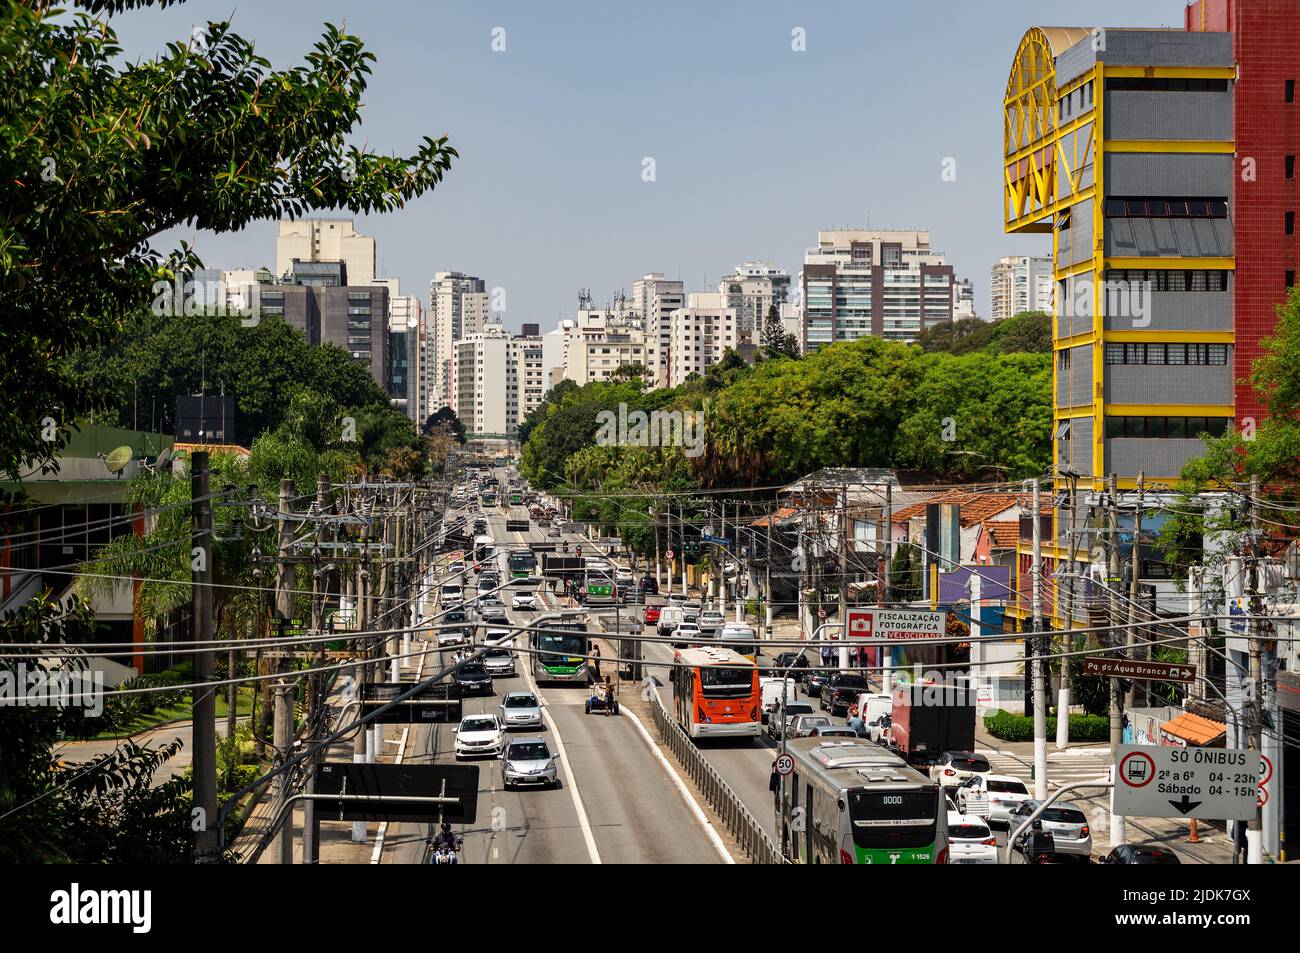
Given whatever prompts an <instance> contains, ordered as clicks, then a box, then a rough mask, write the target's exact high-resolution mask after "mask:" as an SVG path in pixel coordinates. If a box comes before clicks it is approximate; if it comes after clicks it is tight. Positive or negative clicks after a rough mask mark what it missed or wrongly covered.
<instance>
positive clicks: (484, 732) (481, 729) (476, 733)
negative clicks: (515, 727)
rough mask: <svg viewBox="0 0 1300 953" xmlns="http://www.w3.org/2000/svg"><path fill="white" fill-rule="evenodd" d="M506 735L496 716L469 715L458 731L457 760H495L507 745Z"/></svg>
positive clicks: (462, 721)
mask: <svg viewBox="0 0 1300 953" xmlns="http://www.w3.org/2000/svg"><path fill="white" fill-rule="evenodd" d="M505 739H506V733H505V729H504V728H502V726H501V720H500V719H499V718H497V716H496V715H469V716H467V717H465V718H463V719H461V722H460V727H459V728H457V729H456V760H457V761H459V760H461V759H462V758H489V757H490V758H495V757H497V756H498V755H500V754H501V750H502V747H503V746H504V745H505Z"/></svg>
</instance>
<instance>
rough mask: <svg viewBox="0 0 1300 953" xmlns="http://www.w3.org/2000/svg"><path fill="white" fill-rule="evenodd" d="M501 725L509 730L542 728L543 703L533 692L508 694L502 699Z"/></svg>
mask: <svg viewBox="0 0 1300 953" xmlns="http://www.w3.org/2000/svg"><path fill="white" fill-rule="evenodd" d="M500 711H501V723H502V724H503V725H505V726H506V727H507V728H541V727H542V725H543V721H542V703H541V702H540V701H538V699H537V696H536V695H534V694H533V693H532V692H507V693H506V695H505V697H504V698H502V699H501V707H500Z"/></svg>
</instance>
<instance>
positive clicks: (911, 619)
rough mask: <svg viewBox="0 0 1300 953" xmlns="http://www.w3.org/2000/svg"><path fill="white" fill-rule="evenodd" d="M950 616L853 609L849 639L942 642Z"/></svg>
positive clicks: (850, 618)
mask: <svg viewBox="0 0 1300 953" xmlns="http://www.w3.org/2000/svg"><path fill="white" fill-rule="evenodd" d="M947 626H948V613H946V612H930V611H928V610H923V609H850V610H849V611H848V629H849V638H850V639H880V640H881V641H894V640H897V641H906V640H908V639H941V638H943V637H944V635H946V634H947Z"/></svg>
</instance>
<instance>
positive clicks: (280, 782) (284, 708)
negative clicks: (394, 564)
mask: <svg viewBox="0 0 1300 953" xmlns="http://www.w3.org/2000/svg"><path fill="white" fill-rule="evenodd" d="M292 500H293V481H292V480H287V479H286V480H281V481H280V507H279V516H280V519H279V522H278V524H277V527H276V528H277V529H278V530H279V534H278V535H279V541H278V547H277V550H276V573H275V615H276V618H277V619H279V620H281V623H282V624H283V622H285V621H287V620H289V619H290V618H292V617H293V565H292V564H291V563H290V562H289V550H290V547H291V545H292V543H293V527H292V526H291V525H290V522H289V515H290V503H291V501H292ZM277 634H278V633H277ZM279 656H280V657H279V659H278V661H277V671H278V672H279V673H280V677H279V678H278V679H276V683H275V734H274V736H273V740H274V742H275V756H276V761H277V762H278V764H284V762H285V761H287V760H288V759H289V754H290V749H291V748H292V746H293V682H292V681H291V679H290V678H289V677H288V674H289V672H291V671H292V670H293V652H292V649H291V648H290V647H289V646H285V647H283V648H281V649H280V651H279ZM289 776H290V772H288V771H285V772H283V773H282V774H280V775H279V777H278V778H277V779H276V786H275V788H276V804H277V805H278V806H279V807H280V808H281V809H283V807H284V805H285V803H286V802H287V801H288V799H289V782H290V777H289ZM280 863H282V864H292V863H293V815H292V814H290V815H289V816H288V817H286V818H285V819H284V826H283V827H281V828H280Z"/></svg>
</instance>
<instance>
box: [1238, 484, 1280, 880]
mask: <svg viewBox="0 0 1300 953" xmlns="http://www.w3.org/2000/svg"><path fill="white" fill-rule="evenodd" d="M1259 497H1260V486H1259V476H1258V474H1255V475H1252V476H1251V478H1250V541H1249V542H1248V543H1247V544H1246V553H1247V556H1246V559H1247V563H1246V565H1247V567H1248V571H1247V573H1246V581H1247V583H1248V584H1249V586H1250V589H1249V594H1250V625H1249V626H1248V627H1247V631H1248V632H1249V633H1250V644H1249V645H1248V646H1247V648H1248V649H1249V652H1250V692H1249V695H1248V698H1249V701H1248V703H1247V705H1245V706H1244V707H1245V708H1246V711H1247V712H1249V718H1250V722H1249V727H1250V735H1249V738H1250V750H1252V751H1257V752H1259V753H1260V754H1263V751H1264V706H1263V700H1264V665H1263V657H1262V654H1261V649H1262V645H1261V643H1260V638H1261V636H1262V634H1263V630H1262V627H1261V626H1260V624H1259V617H1260V616H1261V615H1262V614H1263V612H1264V605H1263V599H1262V598H1261V590H1262V589H1263V586H1262V585H1261V584H1260V571H1259V540H1260V534H1261V531H1262V530H1263V525H1262V523H1263V521H1262V520H1261V518H1260V512H1259V510H1260V505H1259V504H1260V500H1259ZM1279 787H1280V786H1279ZM1263 820H1264V818H1263V808H1262V807H1261V806H1260V803H1259V799H1258V798H1257V799H1256V800H1255V813H1254V814H1253V815H1252V816H1251V818H1250V820H1249V821H1247V822H1246V863H1248V864H1262V863H1263V862H1264V824H1263Z"/></svg>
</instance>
